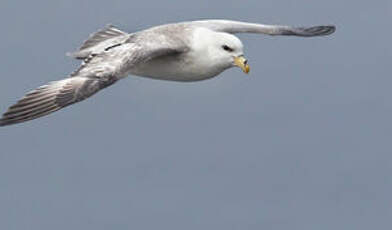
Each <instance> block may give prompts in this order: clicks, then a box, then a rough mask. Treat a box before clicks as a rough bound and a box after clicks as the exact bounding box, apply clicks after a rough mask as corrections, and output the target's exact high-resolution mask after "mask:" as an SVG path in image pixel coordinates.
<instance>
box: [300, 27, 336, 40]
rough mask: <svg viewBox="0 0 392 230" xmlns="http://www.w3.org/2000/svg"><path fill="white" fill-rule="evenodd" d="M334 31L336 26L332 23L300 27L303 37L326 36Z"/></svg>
mask: <svg viewBox="0 0 392 230" xmlns="http://www.w3.org/2000/svg"><path fill="white" fill-rule="evenodd" d="M335 31H336V27H335V26H334V25H327V26H313V27H309V28H303V29H302V32H303V35H304V36H305V37H313V36H326V35H330V34H332V33H334V32H335Z"/></svg>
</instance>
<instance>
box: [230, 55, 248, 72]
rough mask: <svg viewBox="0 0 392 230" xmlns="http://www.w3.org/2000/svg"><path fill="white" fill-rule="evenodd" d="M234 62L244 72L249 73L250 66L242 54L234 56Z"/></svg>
mask: <svg viewBox="0 0 392 230" xmlns="http://www.w3.org/2000/svg"><path fill="white" fill-rule="evenodd" d="M234 64H235V65H236V66H238V67H240V68H241V69H242V71H243V72H244V73H246V74H247V73H249V71H250V66H249V65H248V60H247V59H245V58H244V56H239V57H235V58H234Z"/></svg>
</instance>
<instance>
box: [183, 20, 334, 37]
mask: <svg viewBox="0 0 392 230" xmlns="http://www.w3.org/2000/svg"><path fill="white" fill-rule="evenodd" d="M191 23H192V24H195V25H198V26H202V27H206V28H209V29H211V30H214V31H219V32H226V33H232V34H235V33H259V34H268V35H289V36H300V37H314V36H325V35H329V34H332V33H333V32H335V30H336V28H335V26H333V25H326V26H312V27H292V26H280V25H263V24H256V23H247V22H239V21H230V20H202V21H194V22H191Z"/></svg>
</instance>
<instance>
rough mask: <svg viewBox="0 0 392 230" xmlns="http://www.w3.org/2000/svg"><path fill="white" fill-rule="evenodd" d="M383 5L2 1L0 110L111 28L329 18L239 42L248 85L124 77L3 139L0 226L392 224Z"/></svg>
mask: <svg viewBox="0 0 392 230" xmlns="http://www.w3.org/2000/svg"><path fill="white" fill-rule="evenodd" d="M391 17H392V2H391V1H386V0H379V1H365V0H359V1H355V2H354V1H340V0H330V1H309V0H297V1H276V0H274V1H269V0H268V1H267V0H265V1H264V0H263V1H260V0H255V1H231V0H219V1H179V0H175V1H170V2H169V1H149V0H145V1H118V0H113V1H103V0H99V1H80V0H78V1H76V0H68V1H49V0H46V1H44V0H37V1H3V2H2V3H1V7H0V28H1V29H2V33H1V36H0V63H2V67H1V68H0V75H1V79H2V83H1V84H0V110H1V112H4V111H5V110H6V109H7V107H8V106H10V105H11V104H13V103H14V102H16V100H17V99H19V98H20V97H21V96H23V95H24V94H25V93H26V92H27V91H29V90H31V89H34V88H36V87H38V86H40V85H42V84H44V83H46V82H48V81H52V80H57V79H61V78H64V77H66V76H67V75H68V74H69V73H70V72H72V71H73V70H74V69H75V68H76V67H77V66H78V65H79V62H78V61H75V60H72V59H70V58H68V57H66V56H65V53H66V52H68V51H72V50H74V49H76V48H77V47H78V46H79V45H80V44H81V42H82V41H83V40H84V39H86V38H87V36H88V35H89V34H90V33H92V32H94V31H96V30H98V29H100V28H102V27H103V26H104V25H106V24H108V23H112V24H114V25H116V26H118V27H119V28H121V29H123V30H125V31H129V32H132V31H136V30H139V29H143V28H147V27H150V26H153V25H158V24H163V23H168V22H177V21H184V20H193V19H203V18H222V19H235V20H243V21H249V22H259V23H268V24H290V25H317V24H335V25H337V27H338V30H337V32H336V34H334V35H333V36H329V37H323V38H314V39H304V38H294V37H267V36H260V35H245V34H243V35H239V37H240V38H241V39H242V41H243V43H244V45H245V53H246V56H247V57H248V59H249V61H250V65H251V67H252V68H251V73H250V75H248V76H246V75H244V74H243V73H242V72H241V71H240V70H239V69H231V70H228V71H226V72H224V73H223V74H221V75H220V76H219V77H217V78H215V79H212V80H208V81H204V82H197V83H175V82H165V81H157V80H150V79H143V78H138V77H132V76H131V77H129V78H127V79H124V80H123V81H121V82H119V83H118V84H115V85H114V86H112V87H110V88H108V89H106V90H104V91H102V92H100V93H99V94H97V95H96V96H94V97H93V98H91V99H89V100H87V101H84V102H82V103H79V104H76V105H74V106H71V107H68V108H67V109H64V110H62V111H60V112H57V113H55V114H53V115H51V116H48V117H45V118H41V119H39V120H35V121H31V122H28V123H23V124H20V125H15V126H9V127H2V128H1V130H0V229H7V230H14V229H15V230H16V229H17V230H20V229H40V230H46V229H48V230H49V229H58V230H62V229H64V230H69V229H84V230H87V229H93V230H100V229H138V230H139V229H170V230H172V229H181V230H182V229H191V230H192V229H214V230H216V229H225V230H226V229H241V230H243V229H257V230H259V229H279V230H280V229H299V230H304V229H309V230H311V229H312V230H314V229H345V230H351V229H355V230H358V229H386V228H388V227H390V223H391V222H390V221H391V218H392V198H391V194H392V179H391V172H392V155H391V153H392V146H391V145H392V144H391V137H392V123H391V117H392V102H391V100H390V99H391V97H392V91H391V85H392V78H391V75H390V71H389V68H388V67H389V66H390V65H391V58H392V48H391V45H390V42H391V38H392V32H391V31H392V30H391V29H390V28H391Z"/></svg>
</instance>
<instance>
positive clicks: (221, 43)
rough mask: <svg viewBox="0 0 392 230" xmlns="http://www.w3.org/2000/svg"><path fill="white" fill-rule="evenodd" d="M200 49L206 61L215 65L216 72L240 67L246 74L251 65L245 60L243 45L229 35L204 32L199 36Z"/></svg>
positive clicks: (209, 31)
mask: <svg viewBox="0 0 392 230" xmlns="http://www.w3.org/2000/svg"><path fill="white" fill-rule="evenodd" d="M197 39H198V44H200V47H198V48H199V49H200V50H202V52H203V53H204V60H205V61H208V62H209V63H210V65H214V67H215V68H216V71H220V72H221V71H223V70H225V69H228V68H231V67H234V66H238V67H240V68H241V69H242V70H243V71H244V72H245V73H248V72H249V65H248V63H247V60H246V59H245V58H244V52H243V45H242V42H241V41H240V39H238V38H237V37H236V36H234V35H232V34H228V33H222V32H215V31H211V30H208V31H202V33H199V36H198V38H197Z"/></svg>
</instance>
